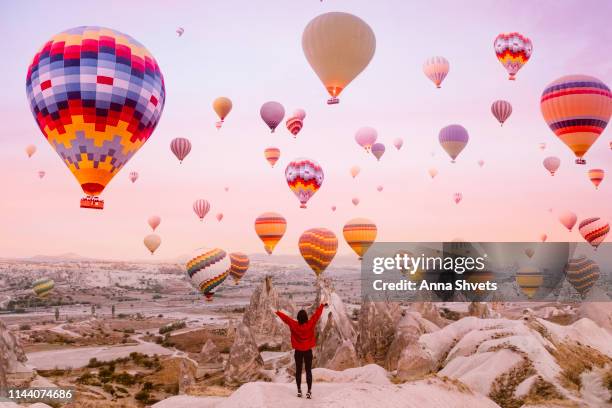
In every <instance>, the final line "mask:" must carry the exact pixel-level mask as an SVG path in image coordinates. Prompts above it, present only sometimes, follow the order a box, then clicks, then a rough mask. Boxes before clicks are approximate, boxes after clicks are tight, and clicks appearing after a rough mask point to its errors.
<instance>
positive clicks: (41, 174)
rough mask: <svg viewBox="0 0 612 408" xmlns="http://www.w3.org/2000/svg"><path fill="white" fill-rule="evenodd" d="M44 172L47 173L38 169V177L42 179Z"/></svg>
mask: <svg viewBox="0 0 612 408" xmlns="http://www.w3.org/2000/svg"><path fill="white" fill-rule="evenodd" d="M45 174H47V173H45V171H44V170H40V171H39V172H38V178H39V179H42V178H43V177H45Z"/></svg>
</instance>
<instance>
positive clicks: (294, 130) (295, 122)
mask: <svg viewBox="0 0 612 408" xmlns="http://www.w3.org/2000/svg"><path fill="white" fill-rule="evenodd" d="M285 124H286V125H287V130H288V131H289V132H290V133H291V134H292V135H293V137H294V138H295V137H296V136H297V134H298V133H300V130H302V127H303V126H304V121H303V120H302V119H300V118H298V117H295V116H291V117H290V118H289V119H287V122H285Z"/></svg>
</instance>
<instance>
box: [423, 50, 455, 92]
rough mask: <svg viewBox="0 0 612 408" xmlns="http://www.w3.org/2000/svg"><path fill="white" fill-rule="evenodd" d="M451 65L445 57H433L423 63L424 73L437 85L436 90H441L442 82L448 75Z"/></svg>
mask: <svg viewBox="0 0 612 408" xmlns="http://www.w3.org/2000/svg"><path fill="white" fill-rule="evenodd" d="M449 69H450V64H449V63H448V60H447V59H446V58H444V57H431V58H428V59H427V60H425V62H424V63H423V72H424V73H425V76H427V78H429V79H430V80H431V82H433V83H434V84H435V85H436V88H440V85H441V84H442V81H444V78H446V75H448V70H449Z"/></svg>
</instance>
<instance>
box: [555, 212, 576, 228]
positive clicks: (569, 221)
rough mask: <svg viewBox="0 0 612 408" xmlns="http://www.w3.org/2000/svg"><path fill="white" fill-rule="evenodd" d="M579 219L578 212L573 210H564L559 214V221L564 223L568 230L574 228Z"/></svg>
mask: <svg viewBox="0 0 612 408" xmlns="http://www.w3.org/2000/svg"><path fill="white" fill-rule="evenodd" d="M577 220H578V217H576V214H574V213H573V212H571V211H563V212H562V213H561V214H559V222H560V223H561V224H563V226H565V228H567V230H568V231H571V230H572V228H574V225H576V221H577Z"/></svg>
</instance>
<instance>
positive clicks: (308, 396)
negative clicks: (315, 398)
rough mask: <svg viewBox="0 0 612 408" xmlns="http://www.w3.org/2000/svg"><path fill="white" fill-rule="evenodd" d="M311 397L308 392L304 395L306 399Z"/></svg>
mask: <svg viewBox="0 0 612 408" xmlns="http://www.w3.org/2000/svg"><path fill="white" fill-rule="evenodd" d="M311 397H312V395H311V394H310V391H308V392H307V393H306V398H308V399H310V398H311Z"/></svg>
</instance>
